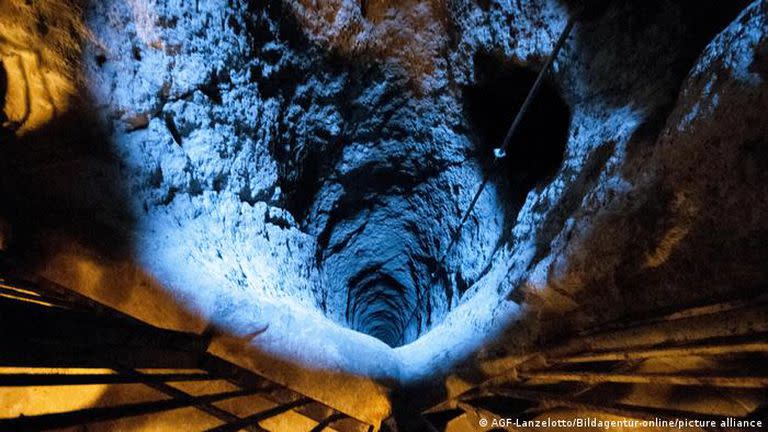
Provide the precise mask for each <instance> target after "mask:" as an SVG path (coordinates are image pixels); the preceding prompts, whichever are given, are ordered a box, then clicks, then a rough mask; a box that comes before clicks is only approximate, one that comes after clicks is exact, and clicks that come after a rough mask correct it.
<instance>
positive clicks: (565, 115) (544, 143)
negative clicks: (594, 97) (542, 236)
mask: <svg viewBox="0 0 768 432" xmlns="http://www.w3.org/2000/svg"><path fill="white" fill-rule="evenodd" d="M537 75H538V71H536V70H534V69H531V68H528V67H522V66H519V65H510V64H505V63H504V62H502V61H500V60H499V59H497V58H495V57H493V56H491V55H489V54H485V53H481V54H478V55H477V56H476V58H475V77H476V84H475V85H473V86H469V87H466V88H465V89H464V101H465V105H464V109H465V114H466V116H467V118H468V120H469V122H470V124H471V126H472V128H473V130H474V131H475V135H476V136H475V139H476V142H477V146H476V151H477V157H478V158H479V159H480V160H481V161H482V162H483V165H484V167H485V169H486V170H490V171H491V172H490V173H489V174H490V176H491V179H492V180H494V181H496V183H497V184H498V185H499V186H500V191H501V194H502V200H503V201H504V202H505V203H506V206H507V208H508V210H509V211H508V213H509V214H508V215H507V216H508V218H509V221H508V223H512V222H514V220H515V218H516V216H517V212H518V211H519V209H520V207H521V206H522V204H523V202H524V201H525V197H526V196H527V195H528V193H529V192H530V191H531V189H533V188H535V187H536V186H538V185H541V184H543V183H546V182H547V181H549V180H550V179H551V178H552V177H553V176H554V175H555V174H556V172H557V170H558V169H559V168H560V166H561V165H562V162H563V156H564V153H565V148H566V144H567V141H568V131H569V127H570V122H571V111H570V108H569V107H568V105H567V104H566V102H565V100H563V98H562V96H561V95H560V92H559V91H558V89H557V88H556V87H555V86H554V85H553V84H552V83H551V82H549V81H548V80H546V79H545V80H544V82H543V84H542V86H541V88H540V90H539V92H538V93H537V94H536V96H535V98H534V99H533V102H532V103H531V105H530V106H529V108H528V110H527V111H526V113H525V116H524V117H523V119H522V123H521V124H520V126H519V128H518V129H517V130H516V132H515V134H514V135H513V136H512V138H511V141H510V144H509V148H508V150H507V152H506V153H507V154H506V156H505V157H504V158H503V159H501V160H500V162H498V161H497V163H494V161H493V159H494V156H493V149H494V148H497V147H500V146H501V144H502V142H503V141H504V137H505V135H506V134H507V131H508V129H509V127H510V125H511V124H512V122H513V120H514V118H515V116H516V115H517V113H518V111H519V110H520V107H521V105H522V104H523V101H524V100H525V98H526V96H527V94H528V92H529V90H530V89H531V88H532V87H533V84H534V82H535V81H536V77H537Z"/></svg>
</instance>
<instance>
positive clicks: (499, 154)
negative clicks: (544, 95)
mask: <svg viewBox="0 0 768 432" xmlns="http://www.w3.org/2000/svg"><path fill="white" fill-rule="evenodd" d="M579 16H580V13H576V14H574V15H572V16H571V17H570V18H569V19H568V22H567V23H566V25H565V28H564V29H563V31H562V33H560V37H559V39H558V40H557V43H556V44H555V46H554V48H553V50H552V53H550V55H549V57H548V58H547V61H546V62H545V63H544V66H543V67H542V68H541V70H540V71H539V75H538V76H537V77H536V81H535V82H534V83H533V86H532V87H531V90H530V91H529V92H528V95H527V96H526V98H525V100H524V101H523V104H522V105H521V106H520V110H518V112H517V115H516V116H515V119H514V121H513V122H512V125H511V126H510V127H509V129H508V130H507V134H506V136H505V137H504V141H503V142H502V143H501V146H500V147H498V148H495V149H494V151H493V153H494V158H493V162H492V166H491V168H493V167H495V166H496V164H497V163H498V160H499V159H502V158H504V156H506V152H507V148H508V147H509V144H510V142H511V141H512V137H513V136H514V135H515V132H516V131H517V128H518V127H519V126H520V123H521V121H522V119H523V117H525V113H526V111H527V110H528V108H529V107H530V105H531V102H532V101H533V99H534V97H536V94H537V93H538V92H539V89H540V88H541V84H542V83H543V82H544V77H545V76H546V74H547V72H549V69H550V68H551V67H552V63H554V61H555V58H557V55H558V54H559V53H560V51H561V50H562V48H563V46H564V45H565V41H566V40H567V39H568V36H569V35H570V34H571V30H573V26H574V25H575V24H576V20H577V19H578V17H579ZM491 172H493V169H490V170H487V171H486V173H485V174H484V176H483V181H482V182H481V183H480V186H479V187H478V188H477V192H475V195H474V196H473V197H472V201H470V203H469V207H468V208H467V210H466V211H465V212H464V215H463V216H462V218H461V221H460V222H459V225H458V226H457V227H456V229H455V230H454V231H453V233H452V234H451V241H450V242H449V243H448V246H447V247H446V248H445V250H443V253H442V254H441V255H440V259H439V260H438V261H437V265H436V266H435V271H433V272H432V273H431V274H430V282H431V283H430V285H431V284H432V283H434V282H435V280H436V279H437V277H436V276H437V270H438V269H439V268H440V267H441V266H442V265H443V264H444V263H445V258H446V257H447V256H448V253H449V252H450V251H451V249H452V248H453V247H454V246H455V245H456V243H458V241H459V239H460V238H461V231H462V229H463V228H464V225H465V224H466V222H467V220H468V219H469V215H470V214H472V210H474V209H475V205H477V201H478V200H479V199H480V195H481V194H482V193H483V191H484V190H485V187H486V186H487V185H488V182H489V181H490V178H491ZM418 308H419V305H418V304H417V305H415V306H414V307H413V310H411V312H410V314H409V316H408V319H407V320H406V321H405V323H406V327H404V328H403V329H402V330H403V334H401V342H402V338H404V337H405V330H406V328H407V325H408V324H409V323H410V322H411V321H412V320H413V318H414V317H415V316H416V310H417V309H418Z"/></svg>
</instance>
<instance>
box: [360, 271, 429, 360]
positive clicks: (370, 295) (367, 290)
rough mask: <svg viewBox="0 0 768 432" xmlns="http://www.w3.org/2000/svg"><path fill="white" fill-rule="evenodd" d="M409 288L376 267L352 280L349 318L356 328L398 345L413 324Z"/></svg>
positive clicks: (390, 344)
mask: <svg viewBox="0 0 768 432" xmlns="http://www.w3.org/2000/svg"><path fill="white" fill-rule="evenodd" d="M410 300H411V299H410V297H409V290H408V289H407V288H406V287H405V286H403V285H402V284H401V283H400V282H399V281H397V280H396V279H395V278H393V277H391V276H389V275H387V274H385V273H383V272H381V271H380V270H373V271H371V272H365V273H364V274H362V275H359V276H358V277H357V278H354V279H353V280H351V281H350V283H349V296H348V297H347V310H346V319H347V323H348V325H349V327H350V328H351V329H353V330H356V331H359V332H361V333H365V334H367V335H369V336H373V337H375V338H376V339H379V340H380V341H382V342H384V343H386V344H387V345H389V346H390V347H393V348H396V347H398V346H401V345H403V344H404V343H405V342H406V341H407V340H409V336H411V335H409V334H408V333H409V330H414V329H412V328H411V327H412V325H411V324H414V323H413V322H412V321H413V320H412V319H409V318H411V317H410V316H408V314H407V311H410V310H413V307H414V306H413V304H412V302H411V301H410Z"/></svg>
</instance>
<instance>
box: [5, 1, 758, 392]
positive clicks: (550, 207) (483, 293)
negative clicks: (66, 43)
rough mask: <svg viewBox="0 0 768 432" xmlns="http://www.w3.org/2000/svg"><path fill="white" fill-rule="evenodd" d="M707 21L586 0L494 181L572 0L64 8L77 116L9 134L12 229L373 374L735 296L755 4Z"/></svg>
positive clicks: (750, 193)
mask: <svg viewBox="0 0 768 432" xmlns="http://www.w3.org/2000/svg"><path fill="white" fill-rule="evenodd" d="M727 3H728V4H723V2H714V1H666V0H654V1H649V2H642V4H641V3H639V2H620V1H616V2H608V3H607V4H606V5H605V6H604V8H602V9H600V10H596V9H595V10H592V9H590V10H589V13H588V14H586V15H584V16H583V17H582V18H581V19H580V20H579V21H578V23H577V25H576V27H575V29H574V32H573V34H572V35H571V37H570V39H569V40H568V42H567V44H566V46H565V48H564V49H563V51H562V52H561V53H560V56H559V57H558V58H557V59H556V61H555V64H554V67H553V70H552V72H551V73H550V74H549V75H548V77H547V81H546V84H545V86H544V89H543V91H542V93H541V94H540V95H539V97H538V98H537V100H536V102H535V103H534V105H533V106H532V108H531V111H530V112H529V113H528V115H527V117H526V118H525V120H524V126H523V128H522V130H520V131H519V133H518V134H517V135H516V136H515V137H514V140H513V142H512V147H511V150H510V154H509V155H508V156H507V157H506V158H505V159H504V161H503V162H502V163H499V164H493V163H491V160H490V157H489V155H490V152H491V149H492V148H494V147H495V146H497V145H498V144H499V141H500V139H501V138H502V137H503V135H504V133H506V128H507V127H508V125H509V123H510V122H511V120H512V118H513V117H514V115H515V114H516V112H517V108H518V107H519V105H520V104H521V102H522V100H523V98H524V97H525V95H526V92H527V90H528V88H529V87H530V85H531V84H532V82H533V79H534V78H535V74H536V72H537V71H538V68H539V67H540V66H541V65H542V63H543V62H544V59H545V58H546V56H547V55H548V54H549V53H550V51H551V49H552V47H553V45H554V43H555V41H556V39H557V37H558V36H559V33H560V31H561V30H562V29H563V27H564V25H565V23H566V21H567V19H568V18H569V17H570V16H571V15H572V14H574V13H576V11H577V10H578V8H579V5H578V4H577V2H560V1H556V0H546V1H540V2H520V1H515V2H506V1H477V2H470V1H468V2H438V1H427V2H421V1H411V0H401V1H397V2H389V1H387V2H385V1H374V0H369V1H367V2H362V5H363V6H362V7H361V3H360V2H356V1H351V0H335V1H328V2H310V1H303V0H295V1H289V0H285V1H274V2H272V1H270V2H264V1H246V0H239V1H223V0H222V1H209V2H189V1H186V2H185V1H181V0H168V1H150V0H131V1H128V2H122V1H103V2H92V3H90V4H85V5H83V14H82V21H83V22H84V23H85V24H86V26H87V28H88V29H89V36H88V38H87V39H86V40H85V41H84V43H83V47H84V48H83V54H82V58H81V60H80V62H79V63H78V64H79V68H80V71H81V72H79V73H80V74H81V75H82V77H81V78H80V87H79V88H80V89H81V91H82V94H81V96H80V100H79V103H78V105H77V107H78V108H77V109H76V110H74V111H73V112H74V114H69V115H70V116H71V117H73V118H76V119H77V121H76V122H73V121H72V120H71V118H70V117H57V122H58V123H61V124H60V125H58V126H57V127H61V128H64V129H63V130H65V131H68V132H67V133H66V134H65V135H67V136H66V138H68V139H69V141H68V140H66V139H63V138H61V136H62V135H61V134H59V135H57V136H56V137H54V139H53V140H52V141H54V144H49V145H46V146H44V147H43V149H45V151H44V152H35V151H31V150H29V146H30V145H32V144H34V142H35V141H34V140H33V139H32V138H29V137H26V138H17V139H14V140H13V142H12V143H9V144H4V145H5V147H6V148H4V149H3V151H4V152H8V153H7V154H10V155H15V156H14V157H16V159H13V160H10V159H8V158H6V159H5V160H4V161H3V164H4V165H5V166H6V167H7V169H6V170H5V171H4V173H5V175H4V178H3V184H4V189H3V195H4V197H8V199H7V202H11V203H13V204H14V206H11V207H9V210H7V211H6V213H7V215H6V217H8V218H9V219H11V220H15V221H16V222H17V225H18V226H20V227H21V228H20V229H19V231H20V233H21V238H25V239H26V238H29V239H37V240H38V243H37V244H40V245H41V249H43V250H45V251H46V252H47V253H48V254H49V255H48V259H47V260H45V261H43V265H42V266H43V267H44V268H45V269H47V270H46V271H48V272H49V273H50V274H53V275H57V276H58V277H59V278H63V279H66V280H67V281H68V282H69V283H68V284H69V285H77V284H81V283H83V281H84V280H85V279H88V278H90V277H91V276H92V274H93V271H96V272H100V274H101V275H102V277H103V278H104V280H112V279H115V278H120V277H122V276H124V273H125V272H126V271H127V270H125V268H124V267H120V265H123V264H120V265H117V268H123V273H122V274H121V273H120V272H116V271H115V270H114V269H115V266H116V264H115V262H117V263H128V264H124V265H125V266H129V267H130V268H132V269H133V268H138V269H140V270H139V272H140V273H141V275H140V276H135V277H136V278H137V280H140V281H142V283H145V284H150V285H152V286H160V287H162V288H163V289H166V290H168V291H169V292H171V293H172V296H173V297H175V298H176V299H177V301H179V299H180V301H181V302H182V303H183V304H185V305H187V306H188V307H189V308H191V309H193V310H195V311H196V313H198V314H199V315H201V316H202V317H203V318H204V320H210V321H211V322H213V323H215V324H216V325H217V326H220V327H222V328H226V329H228V330H229V331H231V332H234V333H237V334H244V335H250V334H254V332H255V331H256V330H258V331H259V332H258V334H259V335H258V337H257V338H256V339H254V341H253V343H254V344H255V345H257V346H258V347H259V348H260V349H262V350H264V351H265V352H268V353H270V354H271V355H275V356H277V357H280V358H282V359H288V360H287V361H289V362H293V363H298V364H311V365H312V366H313V367H317V368H318V369H326V370H333V371H343V372H350V373H355V374H360V375H362V376H366V377H373V378H376V379H380V380H384V381H386V382H400V383H406V384H408V383H413V382H420V381H422V380H426V381H430V382H433V383H440V382H442V381H441V380H440V379H438V378H440V377H442V376H443V375H444V374H447V373H449V372H451V371H454V370H455V369H456V367H457V366H458V365H463V364H466V362H467V360H470V359H474V358H475V357H476V354H478V353H480V356H479V358H480V359H494V358H497V357H499V356H502V355H503V354H505V353H507V352H510V351H516V350H521V349H524V347H526V346H529V345H530V344H531V343H535V342H536V341H538V340H539V339H540V338H543V337H546V336H547V335H548V334H549V333H548V332H549V331H555V332H557V331H560V330H562V328H570V329H574V328H579V327H583V326H588V325H591V324H595V323H599V322H601V321H604V320H607V319H610V318H615V317H617V316H621V315H624V314H629V313H643V312H647V311H651V310H654V309H656V308H662V307H668V306H673V305H683V304H691V303H695V302H698V301H701V300H704V299H710V298H713V297H723V296H729V295H732V294H734V293H736V294H738V295H740V296H744V295H747V294H749V293H753V292H756V291H759V290H760V287H761V286H764V285H765V282H766V277H767V276H768V275H766V269H765V266H764V265H763V264H764V263H765V261H766V258H768V257H766V249H765V247H764V246H763V245H764V244H765V243H766V240H768V239H766V238H765V237H766V233H768V230H766V228H767V227H766V221H767V220H768V218H766V216H765V209H766V204H767V203H766V195H765V194H766V188H765V187H764V184H765V181H766V178H765V173H764V171H765V170H764V168H765V166H766V162H768V156H766V132H767V131H766V129H765V128H766V124H768V122H766V120H768V119H766V112H768V111H766V106H767V104H766V84H765V79H766V78H765V74H766V70H767V69H766V68H767V66H766V61H767V60H766V27H767V26H766V16H767V14H768V11H767V10H766V9H767V6H766V3H765V1H761V0H757V1H755V2H753V3H752V4H751V5H750V4H748V2H746V1H736V2H727ZM20 7H24V6H20ZM29 7H34V6H29ZM723 30H724V31H723ZM41 31H42V30H41ZM721 31H722V33H721ZM4 49H6V48H5V47H4ZM7 62H8V60H7V58H6V57H5V55H4V57H3V63H4V64H6V63H7ZM52 64H53V66H50V68H51V69H52V70H53V69H56V65H55V63H52ZM6 68H7V66H6ZM60 70H61V71H63V72H62V73H67V72H66V69H65V68H63V67H60ZM94 125H96V126H94ZM53 130H54V131H59V130H62V129H53ZM34 138H36V139H38V138H39V139H40V140H41V141H46V140H48V141H50V140H51V134H50V133H42V134H39V135H37V136H35V137H34ZM62 142H64V143H65V144H62ZM38 145H39V144H38ZM62 148H64V149H65V150H61V149H62ZM62 154H64V157H62ZM32 155H34V157H33V156H32ZM54 161H55V163H54ZM40 172H44V173H45V175H41V174H40ZM486 174H487V175H488V176H489V178H490V182H489V185H488V187H487V188H486V189H485V191H484V193H483V194H482V195H481V196H480V199H479V201H478V203H477V206H476V207H475V209H474V211H473V212H472V214H471V215H470V217H469V219H468V221H467V223H466V225H465V226H464V227H463V229H462V230H461V233H460V237H459V241H458V243H457V245H456V246H455V247H454V248H452V249H451V250H450V251H449V253H448V254H447V255H446V257H445V259H444V260H442V261H441V260H440V258H441V256H442V254H443V253H444V252H445V250H446V247H447V245H448V243H449V239H450V237H451V235H452V233H453V232H454V230H455V229H456V228H457V227H458V226H459V222H460V219H461V216H462V214H463V212H464V210H465V209H466V208H467V207H468V206H469V202H470V200H471V199H472V196H473V195H474V192H475V191H476V190H477V187H478V185H479V183H480V182H481V180H482V179H483V177H484V176H485V175H486ZM30 214H45V215H55V216H53V217H50V219H51V220H50V221H48V223H45V224H42V225H41V224H39V223H33V222H32V221H31V220H30V219H29V215H30ZM83 221H88V222H85V223H84V222H83ZM91 221H95V222H97V223H98V224H97V225H93V224H95V222H91ZM82 225H86V226H85V227H83V226H82ZM41 226H43V227H44V228H45V229H41ZM94 226H97V227H99V230H96V229H95V228H94ZM61 236H63V237H65V238H66V239H68V240H67V241H66V242H64V243H65V244H66V245H67V246H66V247H64V248H62V247H60V246H56V245H58V244H59V243H56V242H55V241H54V240H53V239H57V238H60V237H61ZM41 238H42V240H41ZM72 238H74V240H75V244H77V245H78V246H77V247H73V246H72V244H73V243H72V242H71V241H70V240H71V239H72ZM116 251H117V252H119V253H116ZM73 262H74V263H80V264H82V263H83V262H87V263H88V265H92V266H94V268H95V269H96V270H93V271H90V270H89V271H88V272H85V271H83V272H80V273H78V272H77V271H73V270H72V269H71V268H70V267H68V266H71V264H72V263H73ZM65 267H67V269H66V270H63V269H64V268H65ZM89 268H90V267H89ZM131 271H135V270H131ZM144 273H146V274H144ZM121 275H122V276H121ZM136 285H140V284H136ZM104 295H105V296H107V297H110V295H111V294H104ZM148 295H149V294H146V292H144V291H142V290H141V289H139V290H138V291H136V292H132V293H131V294H130V295H124V296H123V297H122V298H118V299H113V302H115V303H131V302H135V301H136V300H135V299H136V298H145V297H146V296H148ZM118 297H119V296H118ZM132 299H133V300H132ZM571 312H573V313H571ZM563 317H567V319H564V318H563ZM265 328H266V330H265V331H262V330H263V329H265ZM369 336H373V338H371V337H369ZM382 342H383V343H382ZM387 345H389V346H393V347H397V346H402V345H405V346H403V347H402V348H400V349H398V350H395V351H392V350H390V349H389V348H388V347H387ZM470 363H472V362H470ZM478 364H479V365H480V369H482V368H483V367H484V366H483V365H482V362H480V363H478ZM437 386H438V387H439V384H438V385H437Z"/></svg>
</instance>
